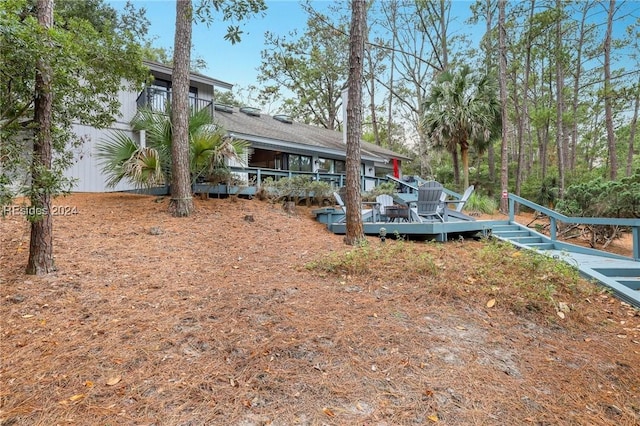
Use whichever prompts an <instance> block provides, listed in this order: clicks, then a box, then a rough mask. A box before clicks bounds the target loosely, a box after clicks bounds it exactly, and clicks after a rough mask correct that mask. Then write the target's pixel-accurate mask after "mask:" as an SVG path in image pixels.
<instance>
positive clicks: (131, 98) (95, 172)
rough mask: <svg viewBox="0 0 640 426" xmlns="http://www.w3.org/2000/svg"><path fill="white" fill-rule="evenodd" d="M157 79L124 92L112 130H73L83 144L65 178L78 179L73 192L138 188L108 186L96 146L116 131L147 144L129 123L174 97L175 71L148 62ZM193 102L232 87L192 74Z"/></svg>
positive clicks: (83, 127) (132, 187) (75, 154)
mask: <svg viewBox="0 0 640 426" xmlns="http://www.w3.org/2000/svg"><path fill="white" fill-rule="evenodd" d="M145 65H147V66H148V67H149V70H150V72H151V74H152V75H153V77H154V79H155V80H154V82H153V83H152V84H151V86H149V87H147V88H146V89H145V90H144V91H143V92H142V93H138V92H134V91H130V90H122V91H120V93H119V95H118V98H119V101H120V105H121V106H120V114H119V115H118V117H116V120H115V122H114V123H113V124H112V125H111V127H110V128H108V129H96V128H93V127H90V126H84V125H80V124H76V125H74V126H73V130H74V132H75V134H76V135H77V136H79V137H80V138H81V139H82V140H83V143H82V144H81V145H80V146H79V147H76V148H73V154H74V163H73V165H72V166H71V167H69V168H68V169H67V170H66V172H65V176H66V177H68V178H72V179H74V180H75V185H74V188H73V190H74V191H76V192H109V191H127V190H133V189H136V188H135V186H133V185H132V184H130V183H128V182H125V181H123V182H121V183H120V184H118V185H117V186H116V187H115V188H110V187H107V184H106V182H107V178H106V177H105V176H104V175H103V174H102V172H101V170H100V165H99V164H98V160H97V158H96V152H95V146H96V144H97V143H98V142H99V141H101V140H102V139H105V138H107V137H108V136H109V134H110V133H112V132H113V131H124V132H125V133H127V134H128V135H129V136H130V137H131V138H132V139H133V140H135V141H136V142H138V143H139V144H140V143H142V144H143V143H144V134H142V135H141V134H140V132H134V131H132V130H131V126H130V125H129V123H130V122H131V119H132V118H133V117H134V116H135V114H136V111H137V110H138V107H139V106H142V105H146V104H149V105H150V106H152V107H155V108H156V109H158V108H164V107H165V102H166V101H168V100H169V99H170V95H171V68H170V67H167V66H166V65H162V64H158V63H154V62H145ZM190 86H191V87H190V92H191V96H192V99H193V100H194V101H195V100H197V102H200V103H202V102H208V103H211V102H212V100H213V97H214V89H215V88H222V89H226V90H229V89H231V87H232V85H231V84H229V83H225V82H222V81H219V80H216V79H213V78H209V77H207V76H203V75H201V74H195V73H194V74H192V75H191V83H190Z"/></svg>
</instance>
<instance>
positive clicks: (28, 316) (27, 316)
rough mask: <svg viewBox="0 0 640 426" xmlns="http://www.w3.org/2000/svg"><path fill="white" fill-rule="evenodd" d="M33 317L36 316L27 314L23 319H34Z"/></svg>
mask: <svg viewBox="0 0 640 426" xmlns="http://www.w3.org/2000/svg"><path fill="white" fill-rule="evenodd" d="M33 317H34V315H31V314H26V315H23V316H22V318H33Z"/></svg>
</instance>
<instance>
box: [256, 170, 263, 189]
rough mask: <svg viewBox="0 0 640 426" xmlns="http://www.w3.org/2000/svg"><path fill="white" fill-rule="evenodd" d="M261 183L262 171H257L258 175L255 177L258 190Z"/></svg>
mask: <svg viewBox="0 0 640 426" xmlns="http://www.w3.org/2000/svg"><path fill="white" fill-rule="evenodd" d="M261 182H262V170H261V169H258V174H257V175H256V187H257V188H258V189H260V183H261Z"/></svg>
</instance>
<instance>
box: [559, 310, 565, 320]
mask: <svg viewBox="0 0 640 426" xmlns="http://www.w3.org/2000/svg"><path fill="white" fill-rule="evenodd" d="M557 314H558V316H559V317H560V318H562V319H564V312H562V311H558V312H557Z"/></svg>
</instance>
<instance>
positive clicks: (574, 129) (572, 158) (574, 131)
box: [567, 1, 593, 170]
mask: <svg viewBox="0 0 640 426" xmlns="http://www.w3.org/2000/svg"><path fill="white" fill-rule="evenodd" d="M592 6H593V3H592V2H591V1H586V2H585V3H584V5H583V6H582V18H581V19H580V30H579V31H580V33H579V36H578V45H577V46H576V61H575V75H574V78H573V102H572V105H571V110H572V114H573V123H572V124H571V144H570V145H569V156H568V157H569V162H568V164H567V166H568V167H569V170H574V169H575V166H576V158H577V152H576V151H577V148H578V106H579V100H580V97H579V92H580V78H581V77H582V51H583V49H584V39H585V32H586V20H587V14H588V12H589V9H591V7H592Z"/></svg>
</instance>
